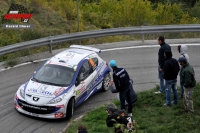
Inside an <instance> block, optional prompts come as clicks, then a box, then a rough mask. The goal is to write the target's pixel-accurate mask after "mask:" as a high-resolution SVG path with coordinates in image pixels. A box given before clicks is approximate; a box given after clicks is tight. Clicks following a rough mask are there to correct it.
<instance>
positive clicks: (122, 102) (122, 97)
mask: <svg viewBox="0 0 200 133" xmlns="http://www.w3.org/2000/svg"><path fill="white" fill-rule="evenodd" d="M130 89H131V87H128V88H127V89H124V90H123V91H121V92H119V99H120V105H121V109H124V110H125V100H127V102H128V113H132V108H133V107H132V102H131V93H130Z"/></svg>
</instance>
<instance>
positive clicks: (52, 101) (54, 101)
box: [48, 97, 63, 104]
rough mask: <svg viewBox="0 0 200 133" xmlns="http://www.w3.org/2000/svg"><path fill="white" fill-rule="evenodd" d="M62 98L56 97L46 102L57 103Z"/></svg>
mask: <svg viewBox="0 0 200 133" xmlns="http://www.w3.org/2000/svg"><path fill="white" fill-rule="evenodd" d="M62 100H63V99H62V98H60V97H58V98H56V99H53V100H51V101H49V102H48V104H55V103H59V102H60V101H62Z"/></svg>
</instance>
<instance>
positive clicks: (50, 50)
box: [49, 36, 52, 53]
mask: <svg viewBox="0 0 200 133" xmlns="http://www.w3.org/2000/svg"><path fill="white" fill-rule="evenodd" d="M51 37H52V36H49V39H50V43H49V53H52V39H51Z"/></svg>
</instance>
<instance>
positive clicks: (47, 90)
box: [14, 45, 111, 119]
mask: <svg viewBox="0 0 200 133" xmlns="http://www.w3.org/2000/svg"><path fill="white" fill-rule="evenodd" d="M97 52H101V51H100V50H99V49H96V48H92V47H87V46H81V45H71V46H70V48H69V49H67V50H65V51H63V52H61V53H59V54H57V55H55V56H53V57H51V58H50V59H49V60H47V61H46V62H45V63H44V64H43V65H42V66H41V67H40V68H39V69H38V70H37V71H36V72H35V73H34V75H33V76H32V78H31V79H30V80H29V81H27V82H26V83H25V84H22V85H21V86H20V87H19V89H18V90H17V92H16V94H15V97H14V104H15V108H16V110H18V111H19V112H21V113H24V114H27V115H31V116H35V117H42V118H51V119H55V118H64V117H66V118H68V119H69V118H71V117H72V116H73V112H74V108H75V107H76V106H78V105H80V104H81V103H82V102H84V101H85V100H87V99H88V98H89V97H90V96H91V95H93V94H94V93H96V92H98V91H100V90H104V91H106V90H108V88H109V83H110V79H111V76H110V68H109V67H108V64H107V63H106V62H105V61H104V60H102V59H101V58H100V57H99V56H98V54H97Z"/></svg>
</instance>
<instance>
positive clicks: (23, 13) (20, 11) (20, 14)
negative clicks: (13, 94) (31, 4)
mask: <svg viewBox="0 0 200 133" xmlns="http://www.w3.org/2000/svg"><path fill="white" fill-rule="evenodd" d="M32 17H33V14H32V13H30V12H29V11H28V10H27V9H26V8H25V7H24V6H22V5H19V4H12V5H11V6H10V9H9V10H8V12H7V14H5V15H4V17H3V19H4V20H11V19H16V20H17V19H21V21H22V22H24V23H27V22H28V21H29V19H31V18H32Z"/></svg>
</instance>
